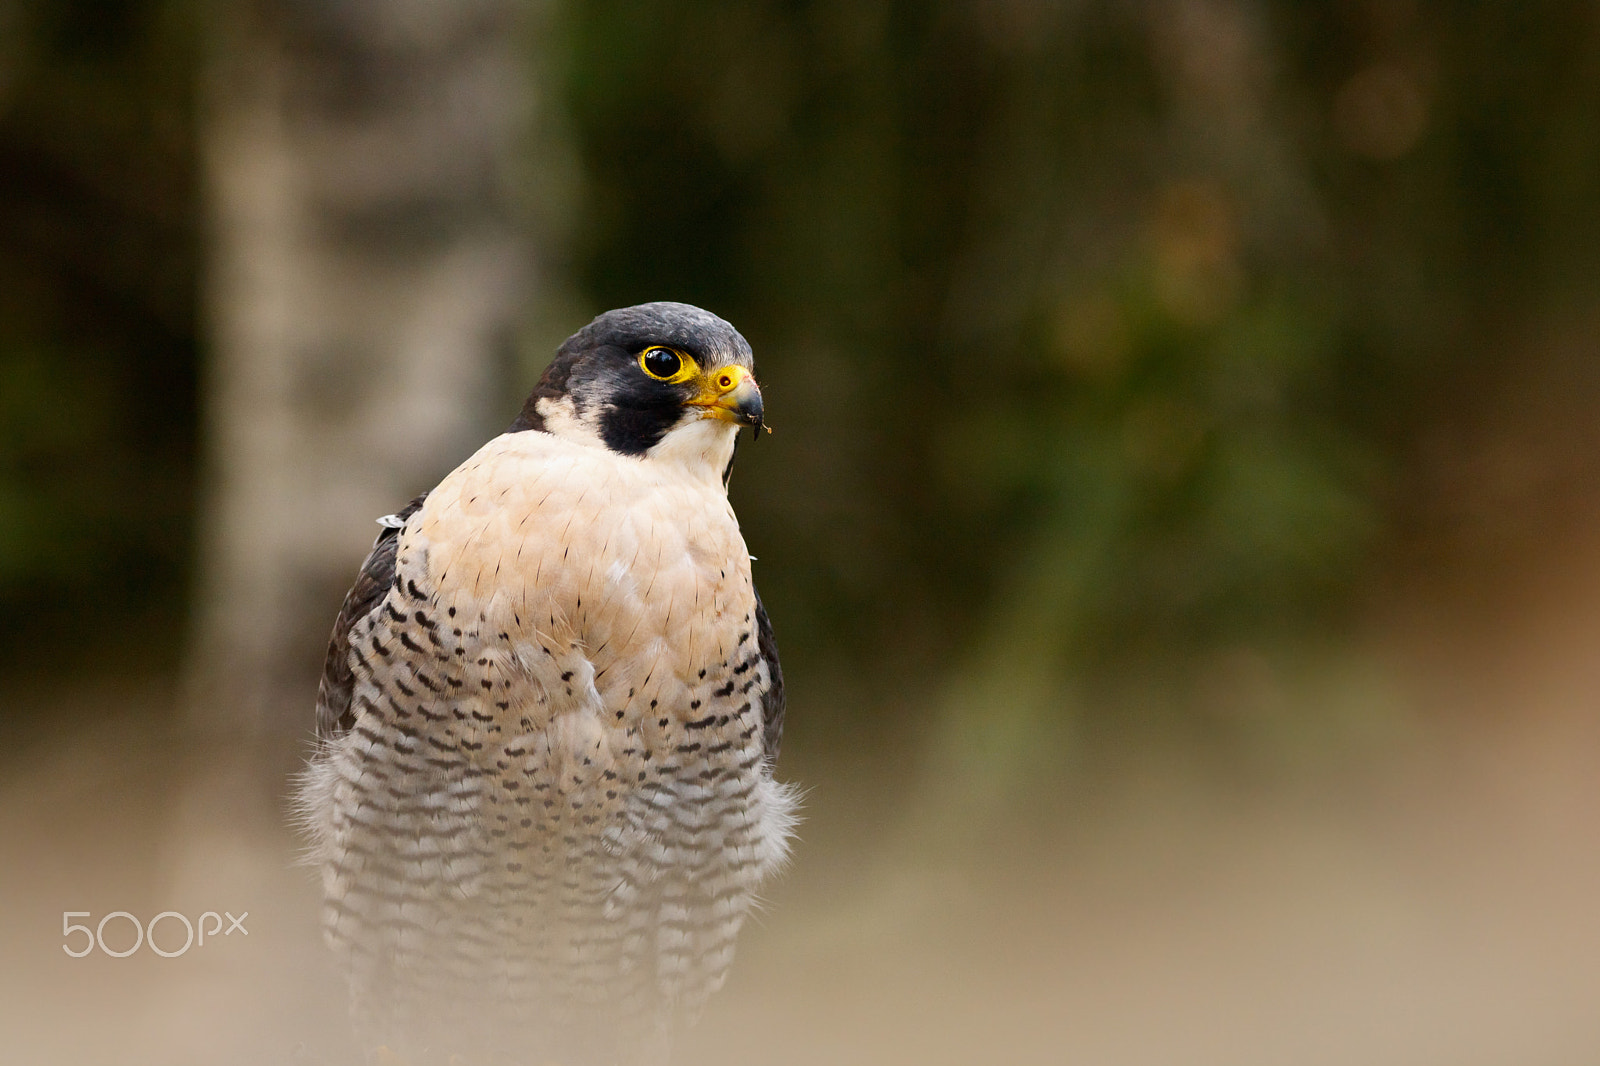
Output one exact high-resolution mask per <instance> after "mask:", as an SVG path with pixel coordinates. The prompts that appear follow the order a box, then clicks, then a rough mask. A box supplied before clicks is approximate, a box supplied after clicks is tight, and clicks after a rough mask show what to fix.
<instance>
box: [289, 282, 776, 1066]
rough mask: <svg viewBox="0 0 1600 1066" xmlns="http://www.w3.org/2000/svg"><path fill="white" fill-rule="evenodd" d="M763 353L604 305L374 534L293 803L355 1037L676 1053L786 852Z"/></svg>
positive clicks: (507, 1052) (574, 1059)
mask: <svg viewBox="0 0 1600 1066" xmlns="http://www.w3.org/2000/svg"><path fill="white" fill-rule="evenodd" d="M752 369H753V360H752V356H751V351H750V346H749V344H748V343H747V342H746V341H745V339H744V338H743V337H742V336H740V335H739V333H738V332H737V331H736V330H735V329H734V328H733V327H732V326H730V325H729V324H728V323H727V322H724V321H723V320H722V319H720V318H718V317H716V316H715V315H712V314H710V313H708V312H706V311H702V310H700V309H699V308H697V307H691V306H688V305H686V304H678V303H650V304H642V305H640V306H637V307H629V308H624V309H622V310H617V311H610V312H607V313H606V314H603V315H601V316H599V317H598V318H596V319H595V320H594V321H593V322H591V323H590V324H589V325H587V326H585V327H584V328H583V329H582V330H580V331H579V332H578V333H576V334H575V335H573V336H572V337H571V338H570V339H569V340H568V341H567V342H566V343H565V344H563V345H562V346H561V349H560V350H559V352H558V353H557V354H556V357H555V360H554V361H553V362H552V363H551V364H550V367H549V369H548V370H546V371H545V373H544V376H543V378H542V379H541V380H540V381H539V384H538V385H537V386H536V387H535V388H534V390H533V393H532V395H531V396H530V397H529V398H528V400H527V403H526V404H525V405H524V407H523V408H522V412H521V414H520V415H519V416H518V417H517V419H516V420H515V421H514V422H513V423H512V424H511V427H510V428H509V430H508V431H507V432H505V433H503V434H501V435H500V436H498V437H496V438H494V439H493V440H491V441H490V442H489V443H488V444H486V445H484V446H483V448H481V449H480V450H479V451H478V452H477V453H476V454H475V455H473V456H472V457H471V458H470V459H468V460H467V461H466V462H464V463H462V464H461V466H459V467H457V468H456V470H455V471H454V472H452V473H451V474H450V475H449V476H447V477H446V478H445V479H444V480H443V481H442V482H440V484H439V485H438V487H437V488H435V489H433V490H432V491H430V492H428V493H425V494H424V495H422V496H419V497H417V498H416V499H415V500H413V501H411V503H410V504H409V505H407V506H406V507H405V508H404V509H403V510H401V511H400V512H399V513H398V514H395V515H391V516H389V517H387V518H384V519H380V523H381V524H382V525H383V526H384V529H383V531H382V532H381V534H380V535H379V537H378V539H377V543H376V544H375V545H374V547H373V549H372V552H371V554H370V555H369V556H368V557H367V560H366V563H365V564H364V565H363V566H362V568H361V571H360V574H359V576H358V577H357V578H356V582H355V586H354V587H353V588H352V589H351V590H350V593H349V595H348V596H347V598H346V599H345V602H344V606H343V608H342V609H341V610H340V612H339V616H338V620H337V622H336V624H335V626H334V632H333V638H332V641H331V642H330V646H329V648H328V656H327V662H326V667H325V671H324V675H323V678H322V684H321V688H320V691H319V693H318V700H317V728H318V734H319V737H320V742H319V746H318V750H317V752H316V754H315V755H314V756H313V757H312V759H311V762H310V765H309V767H308V768H307V770H306V771H305V773H304V777H303V780H302V782H301V787H300V794H299V804H300V810H301V812H302V818H303V821H304V823H305V827H306V830H307V832H308V835H309V837H310V841H311V848H310V856H309V857H310V861H311V862H312V863H313V864H314V865H315V866H316V867H318V868H319V869H320V872H321V876H322V886H323V894H324V909H323V929H324V935H325V938H326V940H327V942H328V944H329V945H330V946H331V947H332V949H333V950H334V952H335V953H336V955H337V956H338V958H339V960H340V962H341V964H342V967H343V969H344V972H345V976H346V978H347V980H348V984H349V991H350V1004H351V1012H352V1018H353V1022H354V1024H355V1028H356V1031H357V1034H358V1038H359V1039H360V1040H361V1041H362V1043H363V1046H364V1047H365V1048H366V1049H367V1050H368V1051H369V1052H371V1051H372V1050H374V1049H377V1048H379V1047H380V1046H381V1047H384V1048H387V1049H389V1051H390V1052H391V1053H392V1054H393V1055H395V1056H399V1057H400V1058H401V1059H402V1060H404V1061H408V1062H411V1063H416V1064H421V1063H425V1062H431V1061H435V1060H437V1061H441V1062H442V1061H444V1059H445V1058H447V1057H450V1056H455V1057H456V1060H457V1061H465V1062H467V1063H469V1064H471V1066H477V1064H478V1063H480V1062H481V1063H495V1064H503V1063H517V1064H521V1063H528V1064H530V1066H531V1064H539V1063H544V1062H546V1061H547V1060H555V1061H558V1062H560V1063H561V1064H562V1066H583V1064H587V1063H606V1064H610V1063H662V1062H665V1061H666V1059H667V1057H668V1054H669V1048H670V1045H671V1041H672V1037H673V1034H674V1032H675V1031H677V1030H678V1029H680V1028H681V1027H682V1026H683V1025H685V1024H687V1023H688V1022H690V1021H692V1020H693V1018H694V1016H695V1015H696V1014H697V1013H698V1011H699V1010H700V1008H701V1007H702V1005H703V1004H704V1003H705V1001H706V999H707V997H708V996H710V995H711V993H713V992H714V991H716V990H717V989H718V988H719V987H720V986H721V985H722V983H723V980H724V978H725V977H726V975H727V972H728V966H729V963H730V962H731V960H732V957H733V946H734V938H735V936H736V934H737V933H738V931H739V926H740V924H741V922H743V920H744V917H745V915H746V913H747V912H748V911H749V910H750V907H751V905H752V903H753V902H754V900H755V897H756V892H757V889H758V888H759V886H760V885H761V884H762V882H763V881H764V880H765V879H766V878H767V877H768V876H769V875H770V874H772V873H773V872H774V870H775V869H776V868H777V867H778V866H780V865H781V864H782V862H783V860H784V858H785V855H786V852H787V848H788V839H789V836H790V832H791V829H792V826H793V823H794V820H795V813H794V812H795V806H796V799H795V794H794V792H793V791H792V789H791V787H790V786H787V785H784V784H780V783H778V782H777V781H775V780H774V778H773V763H774V760H775V759H776V758H777V755H778V743H779V738H780V736H781V733H782V729H783V711H784V692H783V674H782V671H781V670H780V669H779V666H778V654H777V647H776V645H775V644H774V641H773V634H772V626H771V624H770V622H769V621H768V619H767V613H766V611H765V610H764V609H763V607H762V604H761V599H760V597H759V596H758V595H757V594H756V590H755V586H754V584H753V583H752V581H751V575H750V563H751V558H750V554H749V552H748V550H747V549H746V547H745V542H744V539H743V537H742V536H741V534H740V532H739V524H738V521H737V519H736V518H735V517H734V513H733V509H732V507H731V506H730V505H729V503H728V496H727V482H728V476H729V473H730V472H731V470H732V464H733V454H734V448H735V444H736V442H737V437H738V434H739V430H740V428H741V427H743V426H751V427H754V428H755V429H756V430H758V431H759V429H760V428H761V427H762V403H761V392H760V390H759V389H758V387H757V385H756V380H755V377H754V375H753V373H752Z"/></svg>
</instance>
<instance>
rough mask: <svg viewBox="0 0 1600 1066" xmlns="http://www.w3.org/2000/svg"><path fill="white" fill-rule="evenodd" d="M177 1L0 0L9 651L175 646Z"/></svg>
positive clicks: (0, 372) (180, 372)
mask: <svg viewBox="0 0 1600 1066" xmlns="http://www.w3.org/2000/svg"><path fill="white" fill-rule="evenodd" d="M187 16H188V13H187V11H185V10H183V9H180V8H177V7H175V6H174V5H170V4H161V3H150V2H143V0H119V2H110V3H86V2H85V3H63V2H52V0H24V2H19V3H13V4H10V5H8V6H7V7H6V9H5V12H4V15H3V16H0V20H3V25H0V190H3V192H0V663H3V664H4V665H5V666H7V667H9V668H11V669H18V670H31V669H45V670H50V671H59V670H62V669H64V668H78V669H96V668H98V669H105V668H107V667H109V666H110V665H111V662H113V661H115V660H116V658H117V657H119V656H121V655H123V654H126V653H129V652H132V651H135V650H138V651H153V652H155V653H156V655H157V662H158V663H160V664H171V663H172V662H174V661H175V649H176V644H177V641H178V639H179V635H180V628H181V621H182V607H183V591H184V583H185V572H186V567H187V558H186V557H187V552H188V547H189V543H190V526H191V522H192V517H193V516H192V513H191V512H192V500H193V491H192V486H193V482H194V466H195V448H194V441H195V436H196V431H195V420H196V410H195V375H196V350H197V347H196V340H195V329H196V324H195V314H194V305H195V283H196V269H195V268H196V248H195V233H196V228H197V227H196V215H197V211H198V207H197V204H196V201H195V183H194V165H193V154H192V148H191V146H192V142H193V130H192V115H193V110H192V107H191V99H192V96H193V92H194V78H195V65H194V55H195V52H196V48H195V41H194V39H193V25H192V21H191V20H190V19H189V18H188V17H187ZM85 620H87V621H88V627H87V631H86V630H85V627H84V622H85ZM108 660H109V661H108Z"/></svg>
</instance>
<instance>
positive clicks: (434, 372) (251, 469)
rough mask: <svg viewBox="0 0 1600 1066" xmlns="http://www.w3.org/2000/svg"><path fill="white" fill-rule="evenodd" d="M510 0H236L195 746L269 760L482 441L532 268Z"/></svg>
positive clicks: (214, 332) (296, 732) (223, 93)
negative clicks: (238, 747) (370, 550)
mask: <svg viewBox="0 0 1600 1066" xmlns="http://www.w3.org/2000/svg"><path fill="white" fill-rule="evenodd" d="M522 7H523V5H521V4H518V3H517V2H516V0H454V2H451V3H438V2H429V0H231V2H227V3H224V4H221V5H218V6H217V7H215V8H213V9H211V11H210V13H209V15H208V17H209V19H210V23H209V26H208V33H209V35H210V38H211V40H210V49H211V55H210V62H209V68H208V70H207V74H206V77H205V79H204V84H203V88H202V98H201V115H202V131H201V137H202V153H203V167H204V171H205V182H206V186H207V191H208V194H209V215H208V223H209V233H208V246H207V249H206V257H207V258H206V265H205V272H206V275H207V281H206V286H205V292H204V300H205V308H204V312H205V316H206V327H207V330H208V333H209V338H208V339H209V349H208V354H209V363H208V366H207V368H206V380H205V383H204V386H203V395H202V403H203V407H204V421H205V433H206V447H207V464H208V465H207V469H206V471H205V478H206V483H205V494H204V496H203V501H204V502H203V517H202V523H203V526H202V531H201V548H200V557H199V572H198V575H197V582H196V610H195V628H194V631H193V636H192V641H191V647H190V653H189V679H190V704H191V708H192V711H193V713H194V715H195V716H196V720H197V721H196V724H197V725H203V726H206V727H210V728H213V729H215V730H217V731H220V732H225V733H227V734H229V735H231V736H237V735H238V734H239V733H240V732H241V731H242V732H243V733H244V734H245V735H247V736H254V737H256V738H258V739H259V740H260V741H261V742H263V744H264V747H263V748H262V750H263V751H275V752H276V753H277V755H278V756H279V757H280V758H281V757H283V756H286V755H287V753H288V751H289V742H291V741H293V740H298V739H303V738H304V737H306V736H307V735H309V727H310V722H311V704H312V700H313V696H314V693H315V685H316V681H315V678H316V671H317V669H318V668H319V667H320V665H321V649H322V647H323V646H324V642H325V641H326V639H327V634H328V630H329V627H330V626H331V623H332V619H333V616H334V613H335V611H336V610H337V608H338V605H339V601H340V597H341V595H342V592H343V590H344V589H345V588H347V587H348V586H349V583H350V581H351V580H352V579H353V577H354V575H355V569H356V566H357V563H358V562H359V560H360V558H361V555H362V552H363V551H364V550H365V548H366V547H367V546H368V545H369V544H370V542H371V539H372V537H373V536H374V535H375V534H376V532H377V529H378V527H377V526H376V525H375V524H374V519H376V518H377V517H378V516H380V515H384V514H387V513H390V512H392V511H394V510H396V509H398V508H399V507H401V506H402V505H404V504H405V502H406V501H407V500H408V499H409V498H410V497H412V496H413V495H415V494H416V493H417V492H419V491H421V490H423V489H425V488H427V487H429V486H431V485H432V484H433V483H434V482H435V480H436V479H437V477H438V476H439V475H440V474H442V473H443V472H445V471H446V470H448V469H449V468H451V467H452V466H454V465H455V464H456V463H457V462H459V461H460V460H461V459H462V458H464V457H465V456H466V455H467V454H468V453H469V452H470V451H471V449H472V448H473V447H475V446H476V444H477V443H479V442H480V441H481V439H482V438H483V435H484V433H485V431H486V429H487V428H488V426H487V424H486V423H487V418H488V416H489V414H490V413H491V412H492V411H493V410H495V409H496V408H495V405H494V397H495V395H496V393H497V391H498V390H499V389H500V388H501V387H502V386H503V385H504V384H505V378H506V377H507V373H508V371H509V370H510V368H511V367H512V365H513V360H514V351H515V338H516V334H517V324H518V322H517V314H518V308H519V306H520V304H521V302H522V299H523V296H524V294H525V291H526V289H527V281H528V276H527V275H528V263H527V259H526V257H525V255H524V249H523V244H522V241H521V238H520V235H519V232H518V226H517V218H516V216H517V211H516V209H515V203H514V196H513V177H514V174H515V171H516V169H517V162H518V159H517V157H518V153H519V147H520V141H521V134H522V131H523V127H524V124H525V118H526V115H527V113H528V104H529V100H530V87H529V74H530V69H531V65H530V63H529V61H528V57H526V56H525V55H524V54H523V49H522V45H523V44H524V43H525V35H524V34H523V33H522V32H521V31H522V27H521V24H520V23H521V19H520V13H521V10H522Z"/></svg>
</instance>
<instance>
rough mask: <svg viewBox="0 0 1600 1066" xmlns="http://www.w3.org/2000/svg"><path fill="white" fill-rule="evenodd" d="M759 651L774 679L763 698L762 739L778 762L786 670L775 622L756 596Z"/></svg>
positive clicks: (768, 753)
mask: <svg viewBox="0 0 1600 1066" xmlns="http://www.w3.org/2000/svg"><path fill="white" fill-rule="evenodd" d="M756 650H757V651H758V652H760V654H761V658H762V659H764V660H766V664H767V671H768V672H769V673H770V674H771V676H772V687H771V688H769V689H767V694H766V695H765V696H763V697H762V698H761V721H762V724H763V729H762V737H763V738H764V739H765V741H766V746H767V758H768V759H770V760H772V761H773V762H777V761H778V749H779V747H781V746H782V744H783V707H784V703H783V667H781V666H779V665H778V642H777V641H776V640H775V639H774V638H773V636H772V620H771V619H770V618H768V617H767V608H766V607H765V606H764V605H763V604H762V602H761V594H760V593H759V592H758V593H756Z"/></svg>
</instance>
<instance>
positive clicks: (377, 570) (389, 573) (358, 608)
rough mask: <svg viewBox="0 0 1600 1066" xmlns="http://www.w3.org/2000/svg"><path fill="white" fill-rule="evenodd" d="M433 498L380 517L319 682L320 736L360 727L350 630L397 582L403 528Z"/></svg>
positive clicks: (336, 625)
mask: <svg viewBox="0 0 1600 1066" xmlns="http://www.w3.org/2000/svg"><path fill="white" fill-rule="evenodd" d="M427 498H428V494H427V493H426V492H424V493H423V494H422V495H420V496H418V497H417V498H416V499H414V500H412V501H411V502H410V503H408V504H406V505H405V506H404V507H403V508H401V509H400V511H399V512H398V513H396V514H393V515H389V516H387V517H385V518H382V519H379V521H380V522H382V524H383V532H381V533H379V534H378V539H377V540H376V541H374V542H373V545H372V551H370V552H368V553H367V559H366V561H365V562H364V563H362V564H361V572H360V573H359V574H357V575H356V580H355V584H354V585H352V586H350V591H349V592H348V593H346V594H345V598H344V605H343V606H342V607H340V608H339V617H338V618H337V619H336V620H335V621H334V623H333V635H332V636H331V637H330V638H329V639H328V655H327V658H326V659H324V660H323V664H322V681H321V683H320V684H319V685H318V686H317V736H319V737H321V738H322V739H324V740H331V739H333V738H335V737H338V736H341V735H343V734H344V733H347V732H349V731H350V730H351V729H352V728H354V727H355V724H356V717H355V714H354V713H353V712H352V711H351V710H350V695H351V691H352V690H353V689H354V687H355V672H354V671H353V670H352V669H351V667H350V631H351V630H352V629H354V628H355V625H356V623H357V622H359V621H361V619H363V618H365V617H366V616H367V615H369V614H371V613H372V612H373V611H375V610H377V608H378V605H379V604H380V603H381V602H383V598H384V596H386V595H387V594H388V592H389V589H390V588H391V587H393V585H394V581H395V556H396V554H397V553H398V551H399V548H400V530H401V529H402V528H403V527H404V526H405V524H406V520H407V519H408V518H410V517H411V516H412V515H414V514H416V513H417V511H419V510H420V509H421V508H422V501H423V500H425V499H427Z"/></svg>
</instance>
